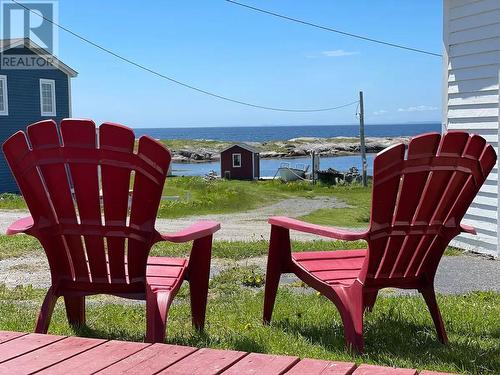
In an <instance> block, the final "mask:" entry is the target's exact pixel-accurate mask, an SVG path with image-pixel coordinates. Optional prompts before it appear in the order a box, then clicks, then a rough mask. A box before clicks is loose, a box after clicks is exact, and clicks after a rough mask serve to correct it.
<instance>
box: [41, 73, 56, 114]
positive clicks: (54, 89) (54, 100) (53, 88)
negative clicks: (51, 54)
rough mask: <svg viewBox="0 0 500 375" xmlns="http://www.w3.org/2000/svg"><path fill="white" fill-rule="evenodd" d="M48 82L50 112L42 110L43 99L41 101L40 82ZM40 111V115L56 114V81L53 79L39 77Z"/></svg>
mask: <svg viewBox="0 0 500 375" xmlns="http://www.w3.org/2000/svg"><path fill="white" fill-rule="evenodd" d="M44 83H45V84H49V85H51V86H52V104H53V105H52V109H53V111H52V112H44V111H43V101H42V84H44ZM40 113H41V115H42V116H50V117H54V116H57V110H56V81H54V80H53V79H45V78H41V79H40Z"/></svg>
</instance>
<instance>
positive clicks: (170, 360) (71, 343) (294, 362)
mask: <svg viewBox="0 0 500 375" xmlns="http://www.w3.org/2000/svg"><path fill="white" fill-rule="evenodd" d="M32 373H44V374H78V375H83V374H94V373H98V374H122V373H127V374H141V375H145V374H234V375H236V374H238V375H244V374H266V375H267V374H269V375H273V374H295V375H308V374H322V375H327V374H328V375H346V374H353V375H368V374H369V375H378V374H384V375H415V374H418V371H416V370H412V369H396V368H390V367H381V366H371V365H361V366H356V365H355V364H354V363H347V362H331V361H322V360H314V359H302V360H301V359H299V358H298V357H292V356H279V355H267V354H257V353H245V352H240V351H235V350H219V349H196V348H190V347H186V346H178V345H167V344H145V343H138V342H126V341H114V340H111V341H108V340H102V339H92V338H83V337H65V336H55V335H41V334H36V333H29V334H27V333H21V332H7V331H0V374H32ZM420 374H421V375H433V374H439V373H436V372H429V371H422V372H421V373H420ZM440 374H441V375H445V374H443V373H440Z"/></svg>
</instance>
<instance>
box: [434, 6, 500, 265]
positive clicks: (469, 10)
mask: <svg viewBox="0 0 500 375" xmlns="http://www.w3.org/2000/svg"><path fill="white" fill-rule="evenodd" d="M443 41H444V65H443V67H444V101H443V128H445V129H460V130H465V131H467V132H471V133H476V134H479V135H481V136H483V137H484V138H485V139H486V140H487V141H488V142H489V143H490V144H491V145H492V146H493V147H494V148H495V150H496V151H497V153H498V136H499V112H500V109H499V99H498V98H499V74H500V0H479V1H478V0H444V24H443ZM498 196H499V184H498V163H497V167H496V168H494V169H493V170H492V172H491V174H490V176H489V177H488V180H487V181H486V183H485V185H484V186H483V188H482V189H481V191H480V193H479V195H478V196H477V197H476V199H475V200H474V202H473V204H472V206H471V208H470V209H469V211H468V212H467V214H466V215H465V217H464V223H466V224H471V225H473V226H474V227H475V228H476V229H477V233H478V235H477V236H471V235H467V234H464V235H460V236H459V237H457V239H456V240H455V241H454V242H453V243H452V244H453V245H455V246H458V247H461V248H465V249H468V250H472V251H476V252H481V253H484V254H489V255H493V256H495V257H498V256H500V237H499V235H498V232H499V229H500V220H499V219H500V216H499V209H498Z"/></svg>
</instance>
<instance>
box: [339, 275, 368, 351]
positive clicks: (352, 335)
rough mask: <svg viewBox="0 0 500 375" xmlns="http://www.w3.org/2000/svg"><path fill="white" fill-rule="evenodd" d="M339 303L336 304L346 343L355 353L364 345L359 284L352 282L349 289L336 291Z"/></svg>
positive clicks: (361, 292) (361, 299) (361, 295)
mask: <svg viewBox="0 0 500 375" xmlns="http://www.w3.org/2000/svg"><path fill="white" fill-rule="evenodd" d="M338 296H339V297H340V302H341V303H340V304H339V305H338V306H337V307H338V309H339V312H340V316H341V318H342V323H343V324H344V337H345V341H346V345H347V346H348V347H349V348H351V349H352V350H354V351H356V352H357V353H362V352H363V350H364V347H365V341H364V338H363V311H364V305H363V291H362V287H361V285H357V284H354V285H353V286H351V287H350V288H349V289H343V290H341V291H339V292H338Z"/></svg>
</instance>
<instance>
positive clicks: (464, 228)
mask: <svg viewBox="0 0 500 375" xmlns="http://www.w3.org/2000/svg"><path fill="white" fill-rule="evenodd" d="M460 232H462V233H469V234H474V235H475V234H477V232H476V228H474V227H473V226H471V225H467V224H460Z"/></svg>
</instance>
